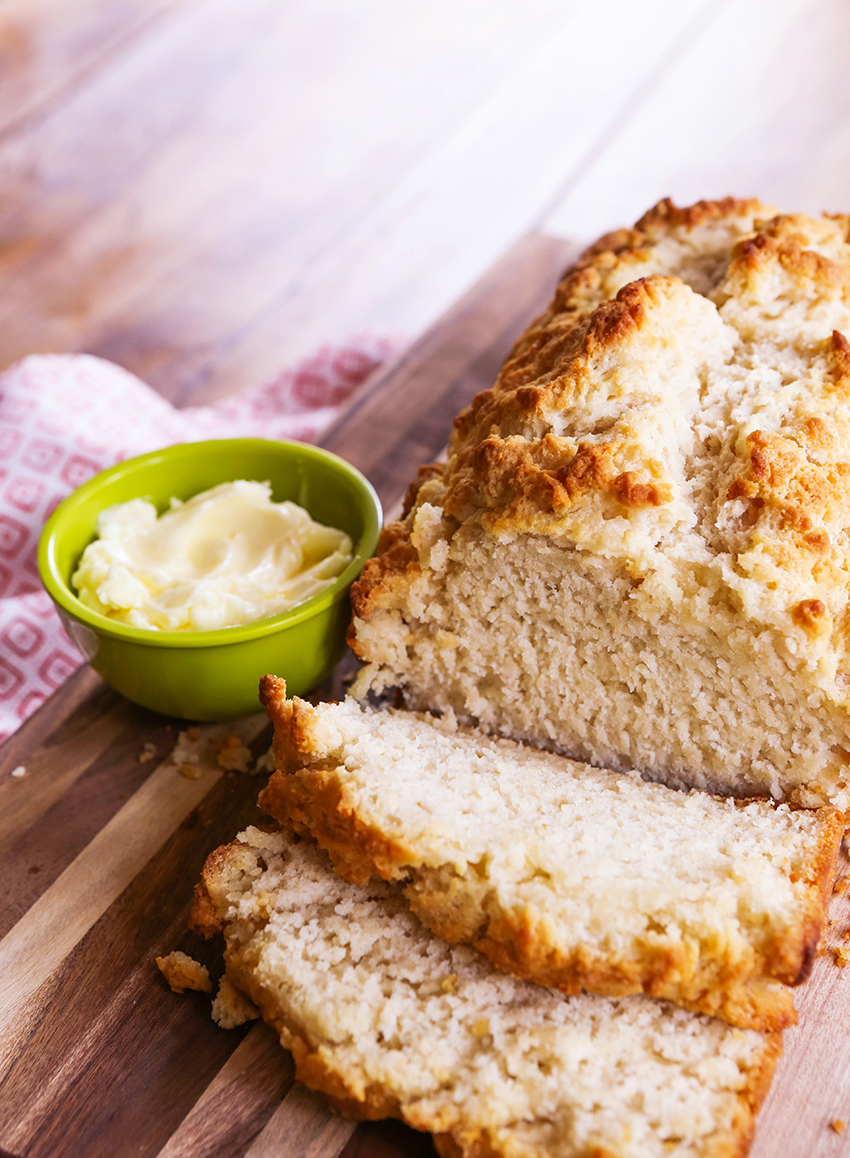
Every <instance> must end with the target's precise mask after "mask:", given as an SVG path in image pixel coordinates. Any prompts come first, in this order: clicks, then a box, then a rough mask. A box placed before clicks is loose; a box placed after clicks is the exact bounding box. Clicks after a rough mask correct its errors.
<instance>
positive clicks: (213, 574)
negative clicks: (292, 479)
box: [71, 479, 352, 631]
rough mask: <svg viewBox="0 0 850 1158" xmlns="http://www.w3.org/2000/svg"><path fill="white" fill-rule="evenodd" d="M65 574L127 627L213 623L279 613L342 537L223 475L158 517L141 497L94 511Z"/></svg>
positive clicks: (84, 598)
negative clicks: (91, 533) (87, 539)
mask: <svg viewBox="0 0 850 1158" xmlns="http://www.w3.org/2000/svg"><path fill="white" fill-rule="evenodd" d="M97 533H98V536H99V537H98V538H97V539H96V540H95V541H94V542H93V543H90V544H89V546H88V547H86V549H85V551H84V552H83V556H82V558H81V560H80V563H79V566H78V568H77V570H76V572H75V573H74V575H73V578H72V580H71V582H72V583H73V585H74V587H75V588H76V590H77V594H78V595H79V598H80V601H81V602H82V603H84V604H85V606H86V607H88V608H90V609H91V610H92V611H97V612H99V613H100V614H101V615H106V616H108V617H109V618H110V619H115V620H118V621H120V622H121V623H128V624H131V625H132V626H133V627H147V628H154V629H156V630H159V631H215V630H217V629H218V628H221V627H236V626H237V625H239V624H242V623H253V622H254V621H255V620H257V619H265V618H267V617H268V616H271V615H279V614H280V613H281V612H282V611H287V610H289V608H290V607H294V606H295V604H297V603H301V602H303V600H305V599H308V598H309V597H310V596H311V595H315V594H316V592H317V591H321V590H322V589H323V588H324V587H327V586H328V585H329V584H330V583H332V582H333V581H334V579H335V578H336V577H337V576H338V575H339V574H340V573H341V572H342V571H343V570H344V569H345V567H346V566H347V564H348V563H349V562H350V561H351V557H352V543H351V539H349V537H348V535H346V534H345V533H344V532H343V531H338V530H336V529H335V528H334V527H325V526H323V525H322V524H321V523H317V522H314V520H313V519H311V518H310V516H309V515H308V514H307V512H306V511H305V510H304V509H303V507H299V506H298V504H297V503H291V502H283V503H275V502H272V497H271V485H270V484H269V483H265V482H248V481H246V480H244V479H239V480H237V481H236V482H229V483H222V484H221V486H217V487H213V489H212V490H209V491H204V492H203V493H202V494H199V495H195V497H194V498H191V499H189V500H188V501H187V502H181V501H180V500H179V499H172V500H171V509H170V510H168V511H166V512H164V514H162V515H161V516H159V517H157V513H156V508H155V507H154V506H153V504H152V503H149V502H146V501H145V500H144V499H132V500H131V501H130V502H127V503H118V504H116V505H115V506H112V507H108V508H107V509H106V510H105V511H102V512H101V514H100V516H99V517H98V520H97Z"/></svg>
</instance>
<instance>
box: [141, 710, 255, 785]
mask: <svg viewBox="0 0 850 1158" xmlns="http://www.w3.org/2000/svg"><path fill="white" fill-rule="evenodd" d="M146 748H147V745H146ZM145 759H147V757H146V756H145V754H144V752H143V754H142V756H140V757H139V760H140V761H141V762H142V763H144V761H145ZM169 759H170V762H171V763H172V764H173V765H174V767H175V768H176V769H177V771H178V772H179V773H180V775H181V776H184V777H185V778H186V779H187V780H200V779H201V776H202V775H203V773H204V771H214V770H215V768H223V769H224V770H225V772H242V773H244V774H246V775H249V776H252V775H253V776H260V775H263V774H266V775H269V774H271V773H272V772H273V771H274V756H273V755H272V752H271V749H269V750H268V751H267V752H263V753H262V754H261V755H260V756H258V757H257V759H256V760H255V759H254V755H253V753H252V752H251V749H250V748H249V747H248V745H247V744H246V742H245V740H244V739H243V738H242V736H240V735H239V733H238V731H237V730H236V729H235V728H234V727H233V726H232V725H231V726H229V727H227V728H224V727H223V726H222V725H221V724H217V725H216V724H214V725H210V726H206V727H201V728H197V727H194V726H193V727H191V728H186V729H185V731H183V732H180V733H179V734H178V736H177V743H176V744H175V745H174V748H173V749H172V752H171V755H170V758H169Z"/></svg>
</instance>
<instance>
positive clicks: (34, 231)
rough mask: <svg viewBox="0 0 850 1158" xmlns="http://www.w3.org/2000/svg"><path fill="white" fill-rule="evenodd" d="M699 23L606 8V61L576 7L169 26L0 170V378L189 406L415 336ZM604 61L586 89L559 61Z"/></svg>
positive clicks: (688, 8)
mask: <svg viewBox="0 0 850 1158" xmlns="http://www.w3.org/2000/svg"><path fill="white" fill-rule="evenodd" d="M704 6H705V0H686V2H685V3H676V2H675V0H649V2H648V4H647V5H645V6H643V7H642V8H636V7H635V6H633V5H631V6H630V5H625V4H620V5H618V20H619V22H620V24H621V25H622V29H621V32H622V35H621V36H619V37H618V38H617V39H616V40H615V41H609V40H608V39H607V20H608V16H607V15H606V14H605V13H604V12H603V10H601V9H599V7H598V5H595V4H593V3H591V0H574V2H573V3H572V4H566V5H565V4H563V3H558V2H557V0H529V3H528V4H526V5H524V6H523V7H522V8H519V7H517V6H514V5H501V4H499V5H492V4H488V3H486V0H466V3H464V4H461V5H457V4H456V3H451V2H450V0H427V3H426V4H425V5H424V6H423V7H422V9H421V11H418V13H417V16H416V18H415V19H411V17H410V13H409V9H406V8H399V6H397V5H394V4H392V3H391V0H368V2H366V3H364V4H363V5H359V6H358V11H357V18H356V19H354V18H353V17H352V15H351V10H350V8H349V6H348V5H347V4H346V3H345V2H344V0H323V2H322V3H320V4H316V3H312V2H311V0H292V3H290V4H287V5H283V6H282V5H279V4H277V3H274V2H273V0H243V2H242V3H240V4H239V5H233V4H232V3H230V0H210V2H209V3H207V4H205V5H193V6H187V7H185V8H182V9H180V10H178V11H177V12H176V13H175V14H174V15H173V16H172V17H171V18H170V19H169V20H168V21H166V22H164V24H163V28H162V34H161V35H160V36H159V37H157V38H155V39H148V38H140V39H139V40H138V41H136V42H134V43H133V44H132V45H130V46H129V48H128V50H127V52H126V53H123V54H122V55H121V58H120V59H116V60H115V61H114V62H112V63H111V65H110V66H109V67H106V68H104V69H103V71H102V72H99V73H98V75H96V76H93V77H92V79H91V82H90V83H88V84H87V85H86V86H85V87H84V88H83V89H81V90H80V91H79V93H77V94H76V95H75V96H74V98H73V99H71V100H69V101H67V102H65V103H64V104H63V106H62V108H61V109H59V110H57V112H56V113H55V114H54V115H51V116H48V117H46V118H45V119H44V120H43V121H41V122H39V123H38V124H36V125H34V126H33V127H32V128H31V129H30V130H28V131H27V132H23V133H20V134H16V135H15V136H14V138H13V139H12V140H9V141H7V142H6V143H5V144H4V145H2V147H0V167H1V168H2V170H3V172H4V174H5V175H6V185H7V188H8V189H9V190H10V201H11V210H10V212H9V213H8V214H7V224H6V228H5V230H4V232H5V235H6V242H7V243H6V247H5V249H4V251H3V252H2V253H0V271H2V273H3V275H4V284H5V286H6V293H5V294H4V297H3V301H2V302H0V321H2V325H0V364H4V363H6V362H8V361H11V360H12V359H14V358H15V357H18V356H20V355H22V354H23V353H26V352H29V351H31V350H33V349H81V348H82V349H87V350H90V351H92V352H95V353H101V354H104V355H105V356H108V357H112V358H114V359H115V360H117V361H119V362H121V363H122V364H125V365H127V366H128V367H129V368H130V369H132V370H135V371H136V372H138V373H140V374H141V376H142V377H146V378H148V379H149V380H150V381H152V382H153V384H154V385H156V386H157V388H158V389H160V390H161V391H163V392H164V393H166V394H168V395H169V396H170V397H173V398H176V399H177V400H179V401H180V402H188V401H191V400H204V399H209V398H212V397H214V396H220V395H221V394H223V393H226V392H229V391H231V390H233V389H234V388H235V387H237V386H240V385H245V384H248V383H252V382H255V381H259V380H262V379H264V378H266V377H268V376H269V375H271V374H273V373H276V372H277V371H278V370H279V369H280V368H281V366H282V365H285V364H286V363H288V362H290V361H292V360H293V359H294V358H296V357H298V356H300V355H301V354H303V353H305V352H306V351H307V350H309V349H312V348H313V347H314V346H315V345H316V343H317V341H319V340H321V339H325V338H328V337H332V336H337V335H340V334H342V333H345V332H346V331H348V330H350V329H356V328H360V327H363V326H368V325H371V326H381V327H383V328H391V329H392V328H402V329H406V330H408V331H412V332H417V331H419V330H420V329H421V328H423V327H424V326H425V325H426V324H427V323H429V322H430V321H431V320H432V319H433V318H434V317H435V316H436V315H437V314H438V313H439V312H440V311H441V310H442V309H444V308H446V307H447V306H448V305H449V303H450V302H451V301H452V300H453V299H454V298H455V297H456V296H457V294H458V293H459V292H460V291H461V290H462V289H463V288H464V287H465V286H466V285H468V284H469V282H470V281H471V280H472V278H473V277H474V276H475V274H476V273H477V272H478V271H479V270H480V269H482V268H484V267H486V265H487V264H488V263H489V262H490V261H492V260H493V259H494V258H495V257H496V255H497V254H498V253H499V252H501V250H502V249H503V248H504V246H505V245H506V244H507V243H508V242H509V241H510V240H511V239H512V238H514V237H516V236H518V235H519V234H521V233H523V232H525V230H526V227H527V223H528V221H529V220H531V219H532V218H533V217H534V216H535V215H537V214H539V212H540V207H541V205H542V204H543V203H544V202H545V201H547V200H548V199H549V198H550V197H551V194H552V192H553V190H554V189H555V188H557V187H558V186H559V184H560V183H561V182H562V181H563V180H564V177H565V175H566V174H568V173H569V172H570V171H571V170H572V169H573V168H574V167H575V166H576V165H577V164H578V163H579V161H580V158H581V156H582V154H583V153H584V152H585V151H586V150H587V149H588V148H590V147H592V145H593V142H594V140H595V139H596V137H597V136H598V134H599V132H600V131H601V130H602V129H603V128H604V127H605V126H606V125H607V124H608V122H609V121H610V120H611V119H614V118H616V117H617V116H619V115H621V112H622V109H623V108H624V107H625V106H627V105H628V102H629V100H630V97H631V95H632V93H633V90H634V89H635V87H636V86H639V85H640V83H641V82H642V80H643V77H644V75H645V73H646V71H647V69H649V68H651V67H652V66H653V64H654V63H657V61H658V60H659V59H661V58H662V57H663V55H664V53H665V51H666V50H667V49H669V47H670V45H671V44H673V43H676V42H677V37H678V36H679V34H680V33H681V32H682V30H683V29H684V28H687V27H688V26H689V23H690V21H691V19H692V17H693V14H694V13H695V12H699V11H701V10H702V8H703V7H704ZM329 29H331V30H332V34H330V35H329V32H328V30H329ZM603 40H604V41H605V42H606V55H607V57H608V61H607V67H608V69H609V73H608V80H607V82H606V84H605V85H602V86H600V85H598V84H597V79H598V78H597V72H598V69H597V63H596V61H595V59H594V58H593V56H592V55H591V54H588V53H582V52H577V51H576V45H580V44H586V43H593V42H600V41H603ZM376 44H380V45H381V50H382V51H381V52H380V53H376V51H375V47H374V46H375V45H376ZM454 45H456V47H453V46H454ZM365 60H368V61H369V62H370V63H369V66H368V67H364V63H363V62H364V61H365ZM588 91H593V92H594V99H593V100H592V101H585V100H584V94H585V93H586V92H588ZM106 142H108V146H107V147H105V143H106Z"/></svg>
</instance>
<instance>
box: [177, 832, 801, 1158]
mask: <svg viewBox="0 0 850 1158" xmlns="http://www.w3.org/2000/svg"><path fill="white" fill-rule="evenodd" d="M193 921H194V924H195V926H196V928H198V929H199V930H200V931H202V932H204V933H207V934H210V933H213V932H216V931H219V930H223V932H224V935H225V939H226V951H225V961H226V967H227V975H228V977H229V979H230V980H231V981H232V982H233V983H234V984H235V985H236V986H237V987H238V988H239V989H240V990H242V991H244V992H245V993H247V994H248V996H249V997H250V998H251V1000H252V1001H253V1002H255V1003H256V1004H257V1005H258V1006H259V1007H260V1009H261V1011H262V1013H263V1016H264V1017H265V1018H266V1020H267V1021H269V1022H270V1023H271V1024H272V1025H273V1026H274V1027H275V1029H276V1030H277V1032H278V1033H279V1034H280V1038H281V1041H282V1043H283V1044H284V1046H286V1048H287V1049H290V1050H291V1051H292V1053H293V1055H294V1057H295V1062H296V1066H297V1074H298V1077H299V1078H300V1079H301V1080H302V1081H303V1082H305V1083H306V1084H307V1085H308V1086H311V1087H312V1088H314V1089H317V1090H320V1091H322V1092H324V1093H325V1094H327V1095H328V1097H329V1098H330V1099H331V1101H332V1102H333V1103H334V1104H335V1105H336V1106H337V1107H338V1108H339V1109H340V1110H341V1111H342V1112H343V1113H346V1114H349V1115H351V1116H354V1117H360V1118H381V1117H388V1116H395V1117H399V1118H403V1119H404V1121H406V1122H408V1123H409V1124H410V1125H412V1126H414V1127H415V1128H416V1129H419V1130H428V1131H431V1132H432V1133H433V1134H434V1135H435V1141H436V1145H437V1149H438V1150H439V1152H440V1154H442V1155H444V1156H446V1158H485V1156H486V1158H501V1156H504V1158H603V1156H604V1158H686V1156H688V1158H694V1156H704V1158H733V1156H740V1155H743V1154H744V1153H746V1150H747V1146H748V1141H749V1138H750V1136H751V1133H752V1130H753V1120H754V1115H755V1112H756V1110H757V1108H758V1105H759V1103H760V1101H761V1099H762V1097H763V1095H764V1093H765V1091H766V1089H767V1085H768V1083H769V1081H770V1076H771V1073H772V1070H773V1067H774V1064H775V1061H776V1058H777V1056H778V1053H779V1050H780V1044H779V1040H780V1039H779V1035H778V1034H762V1033H758V1032H756V1031H754V1030H741V1029H733V1028H731V1027H730V1026H728V1025H727V1024H726V1023H725V1022H723V1021H719V1020H717V1019H715V1018H710V1017H706V1016H704V1015H701V1014H696V1013H689V1012H687V1011H686V1010H683V1009H681V1008H679V1007H678V1006H675V1005H671V1004H669V1003H668V1002H663V1001H656V1000H654V999H652V998H649V997H622V998H608V997H595V996H588V995H586V994H582V995H580V996H578V997H563V996H561V995H560V994H558V993H556V992H554V991H553V990H550V989H541V988H540V987H539V986H536V985H531V984H529V983H528V982H524V981H519V980H516V979H515V978H512V977H509V976H507V975H506V974H503V973H499V972H497V971H496V970H494V969H493V968H492V966H491V965H490V964H489V962H488V961H487V960H486V958H484V957H482V956H481V955H480V954H478V953H476V952H475V951H474V950H472V949H469V948H466V947H465V946H454V947H451V946H448V945H446V944H444V943H443V942H442V941H440V940H438V939H437V938H436V937H434V936H433V935H432V934H430V933H429V932H427V931H426V930H425V928H424V927H423V926H422V925H421V924H420V923H419V921H418V920H417V919H416V918H415V917H414V916H413V915H412V914H411V913H410V911H409V909H408V908H407V906H406V904H405V902H404V898H403V896H402V894H401V892H400V890H399V888H398V886H395V885H391V884H386V883H384V882H382V881H375V882H372V883H370V884H369V885H368V886H365V887H359V886H356V885H352V884H349V883H347V882H345V881H343V880H342V878H341V877H339V876H337V875H336V874H335V873H334V872H333V871H332V869H331V867H330V864H329V863H328V860H327V858H326V856H325V854H324V853H322V852H321V851H320V850H319V849H317V848H316V847H315V845H313V844H312V842H310V843H308V842H306V841H301V842H297V838H295V837H290V836H287V835H285V834H283V833H277V832H263V831H260V830H259V829H256V828H253V829H248V830H247V832H245V833H242V834H240V836H239V837H238V839H237V840H236V841H235V842H234V843H233V844H231V845H227V846H225V847H223V848H220V849H218V850H217V851H216V852H214V853H213V854H212V855H211V857H210V858H209V860H208V861H207V864H206V867H205V869H204V873H203V879H202V883H201V885H200V886H199V888H198V893H197V899H196V902H195V906H194V909H193Z"/></svg>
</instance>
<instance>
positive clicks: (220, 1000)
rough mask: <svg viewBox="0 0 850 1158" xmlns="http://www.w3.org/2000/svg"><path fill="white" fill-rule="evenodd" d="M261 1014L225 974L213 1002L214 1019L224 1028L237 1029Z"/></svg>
mask: <svg viewBox="0 0 850 1158" xmlns="http://www.w3.org/2000/svg"><path fill="white" fill-rule="evenodd" d="M259 1016H260V1011H259V1009H257V1007H256V1005H254V1003H253V1001H249V1000H248V998H247V997H246V996H245V994H244V993H240V992H239V990H238V989H237V988H236V986H235V985H234V984H233V982H232V981H231V980H230V978H229V977H228V976H227V975H226V974H225V975H224V976H223V977H222V979H221V981H220V982H219V983H218V993H217V994H216V995H215V1001H214V1002H213V1004H212V1019H213V1021H214V1022H215V1023H216V1024H217V1025H219V1026H221V1028H222V1029H236V1027H237V1026H239V1025H244V1024H245V1022H246V1021H254V1020H255V1019H256V1018H258V1017H259Z"/></svg>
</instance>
